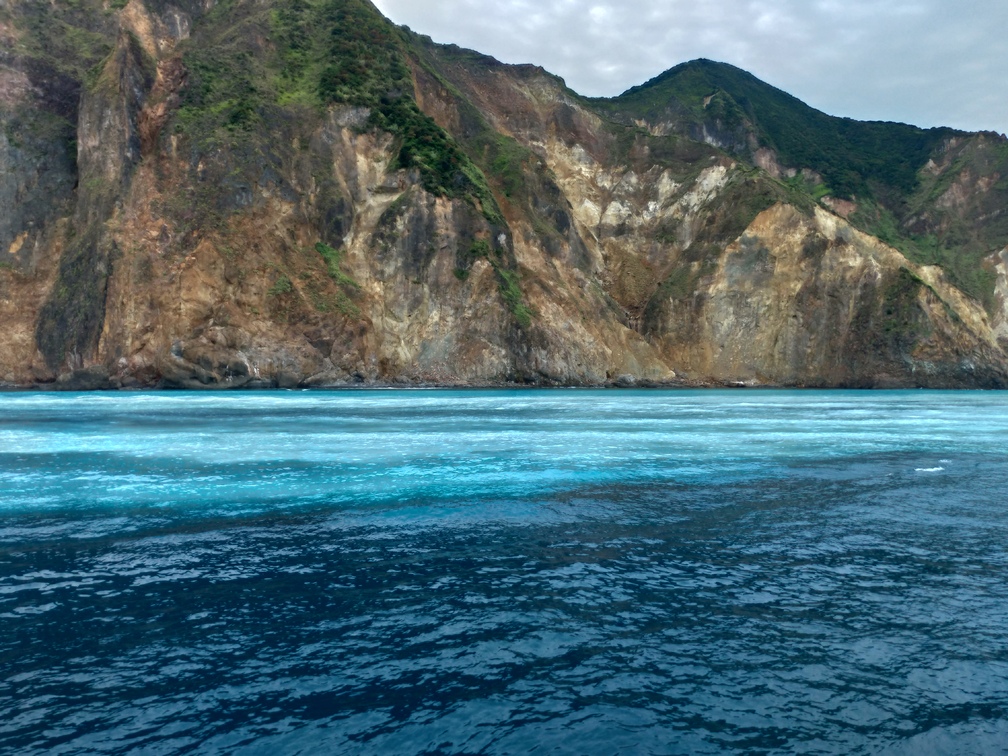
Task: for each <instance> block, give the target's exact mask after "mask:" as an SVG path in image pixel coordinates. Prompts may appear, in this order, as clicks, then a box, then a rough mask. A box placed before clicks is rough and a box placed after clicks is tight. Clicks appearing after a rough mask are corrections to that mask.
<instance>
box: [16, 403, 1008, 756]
mask: <svg viewBox="0 0 1008 756" xmlns="http://www.w3.org/2000/svg"><path fill="white" fill-rule="evenodd" d="M1006 452H1008V394H999V393H972V392H964V393H947V392H787V391H736V392H720V391H511V392H509V391H485V392H484V391H479V392H477V391H472V392H458V391H409V392H405V391H404V392H399V391H369V392H339V393H304V392H302V393H292V392H287V393H249V394H237V395H219V394H186V393H172V394H151V393H141V394H89V395H82V394H77V395H73V394H71V395H51V394H3V395H0V751H2V752H11V753H19V754H21V753H24V754H30V753H74V754H77V753H92V752H93V753H126V752H139V753H153V754H174V753H189V752H199V753H254V754H258V753H262V754H274V753H281V754H286V753H292V754H293V753H305V754H308V753H319V752H323V753H324V752H330V753H364V754H370V753H375V754H379V753H380V754H385V753H390V754H400V753H402V754H420V753H472V754H475V753H486V754H512V753H513V754H524V753H550V754H617V753H623V754H638V753H639V754H666V753H897V754H927V753H941V754H945V753H963V754H975V753H1008V467H1006Z"/></svg>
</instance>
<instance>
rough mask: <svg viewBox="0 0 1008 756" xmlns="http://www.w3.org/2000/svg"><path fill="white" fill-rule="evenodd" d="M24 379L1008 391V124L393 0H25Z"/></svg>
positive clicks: (15, 147)
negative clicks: (591, 45)
mask: <svg viewBox="0 0 1008 756" xmlns="http://www.w3.org/2000/svg"><path fill="white" fill-rule="evenodd" d="M0 42H3V44H2V48H3V50H4V52H3V53H2V54H0V207H2V208H3V212H2V213H0V323H2V324H3V330H2V334H0V382H2V383H4V384H7V385H12V386H32V385H39V386H55V387H61V388H109V387H123V386H125V387H140V386H160V387H175V388H241V387H267V386H280V387H296V386H304V387H321V386H342V385H368V384H387V383H395V384H429V383H436V384H444V385H497V384H503V383H521V384H535V385H556V384H568V385H602V384H620V385H632V384H641V383H644V384H676V385H682V384H685V385H725V384H727V385H734V384H744V385H786V386H859V387H862V386H863V387H872V386H886V387H896V386H929V387H998V388H1001V387H1004V386H1006V385H1008V213H1006V209H1008V141H1006V140H1005V139H1004V137H1001V136H998V135H996V134H966V133H962V132H956V131H952V130H949V129H933V130H921V129H916V128H914V127H910V126H904V125H901V124H880V123H868V124H866V123H858V122H854V121H849V120H845V119H835V118H830V117H829V116H825V115H824V114H821V113H818V112H817V111H814V110H813V109H811V108H808V107H807V106H805V105H803V104H802V103H800V102H798V101H797V100H794V99H793V98H790V97H789V96H787V95H786V94H784V93H782V92H779V91H778V90H775V89H773V88H771V87H769V86H767V85H765V84H763V83H762V82H759V81H758V80H756V79H754V78H753V77H751V76H749V75H748V74H745V73H744V72H741V71H738V70H737V69H734V68H731V67H730V66H725V65H723V64H716V63H711V62H709V61H695V62H693V63H688V64H684V65H683V66H680V67H677V68H676V69H672V70H671V71H669V72H667V73H666V74H663V75H662V76H661V77H658V78H657V79H655V80H653V81H652V82H648V83H647V84H645V85H643V86H642V87H638V88H635V89H633V90H630V91H629V92H627V93H626V94H624V95H622V96H620V97H618V98H613V99H608V100H592V99H587V98H583V97H581V96H579V95H577V94H576V93H574V92H572V91H570V90H569V89H568V88H567V87H566V86H565V85H564V83H563V81H562V80H560V79H559V78H557V77H555V76H552V75H550V74H549V73H547V72H545V71H543V70H542V69H540V68H536V67H533V66H507V65H503V64H501V63H498V62H497V61H495V60H493V59H491V58H487V57H485V56H482V55H479V54H477V53H474V52H471V51H467V50H462V49H460V48H457V47H453V46H442V45H436V44H434V43H433V42H431V41H430V40H429V39H427V38H424V37H421V36H418V35H416V34H414V33H413V32H411V31H409V30H408V29H405V28H400V27H396V26H394V25H393V24H391V23H390V22H389V21H387V20H386V19H384V18H383V17H382V16H381V15H380V14H379V13H378V11H377V10H376V9H374V7H373V6H371V5H370V3H368V2H366V0H270V1H269V2H252V0H218V2H213V1H212V0H211V1H210V2H197V1H196V0H177V1H176V2H165V1H164V0H129V2H128V3H122V2H106V3H100V2H97V1H96V0H80V2H78V3H74V4H72V5H71V4H55V5H53V4H50V3H48V2H35V1H33V0H7V2H6V3H5V4H4V5H2V6H0Z"/></svg>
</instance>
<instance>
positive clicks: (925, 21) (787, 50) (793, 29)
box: [376, 0, 1008, 132]
mask: <svg viewBox="0 0 1008 756" xmlns="http://www.w3.org/2000/svg"><path fill="white" fill-rule="evenodd" d="M376 5H378V7H379V8H380V9H381V10H382V12H384V13H385V14H386V15H387V16H388V17H389V18H391V19H392V20H393V21H395V22H396V23H400V24H406V25H408V26H410V27H411V28H412V29H414V30H415V31H418V32H421V33H424V34H429V35H431V36H432V37H433V38H434V39H435V40H437V41H438V42H454V43H456V44H459V45H462V46H463V47H471V48H474V49H476V50H479V51H480V52H484V53H487V54H489V55H493V56H494V57H495V58H498V59H500V60H503V61H505V62H508V63H536V64H538V65H541V66H543V67H544V68H546V69H547V70H549V71H551V72H553V73H556V74H558V75H560V76H563V77H564V79H566V81H567V83H568V85H570V87H571V88H572V89H574V90H576V91H578V92H581V93H582V94H586V95H614V94H618V93H619V92H621V91H623V90H625V89H627V88H629V87H631V86H633V85H635V84H641V83H643V82H644V81H646V80H647V79H649V78H651V77H652V76H655V75H657V74H659V73H661V72H662V71H664V70H666V69H668V68H671V67H672V66H674V65H676V64H677V63H681V62H683V61H686V60H691V59H693V58H701V57H702V58H711V59H713V60H721V61H724V62H726V63H732V64H734V65H736V66H739V67H741V68H744V69H746V70H748V71H751V72H752V73H753V74H755V75H756V76H758V77H760V78H761V79H763V80H764V81H767V82H769V83H771V84H773V85H775V86H777V87H780V88H781V89H784V90H786V91H788V92H790V93H791V94H793V95H795V96H796V97H799V98H800V99H802V100H804V101H805V102H807V103H809V104H810V105H812V106H814V107H816V108H819V109H820V110H824V111H826V112H827V113H831V114H833V115H843V116H850V117H852V118H860V119H876V120H888V121H905V122H907V123H914V124H917V125H920V126H940V125H944V126H955V127H958V128H963V129H969V130H973V131H979V130H996V131H999V132H1005V131H1008V87H1006V85H1005V79H1004V77H1005V73H1006V72H1008V44H1006V43H1005V41H1004V34H1005V30H1006V29H1008V3H1005V2H1004V0H971V2H969V3H968V4H967V3H962V4H959V3H953V2H951V0H887V1H886V2H879V0H653V1H649V0H585V1H579V0H494V1H493V2H490V1H489V0H376Z"/></svg>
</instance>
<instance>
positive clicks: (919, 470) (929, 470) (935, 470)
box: [916, 467, 945, 473]
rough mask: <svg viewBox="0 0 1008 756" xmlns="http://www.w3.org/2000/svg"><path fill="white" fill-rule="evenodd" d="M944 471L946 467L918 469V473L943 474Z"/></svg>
mask: <svg viewBox="0 0 1008 756" xmlns="http://www.w3.org/2000/svg"><path fill="white" fill-rule="evenodd" d="M944 470H945V468H944V467H918V468H917V470H916V472H924V473H936V472H943V471H944Z"/></svg>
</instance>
